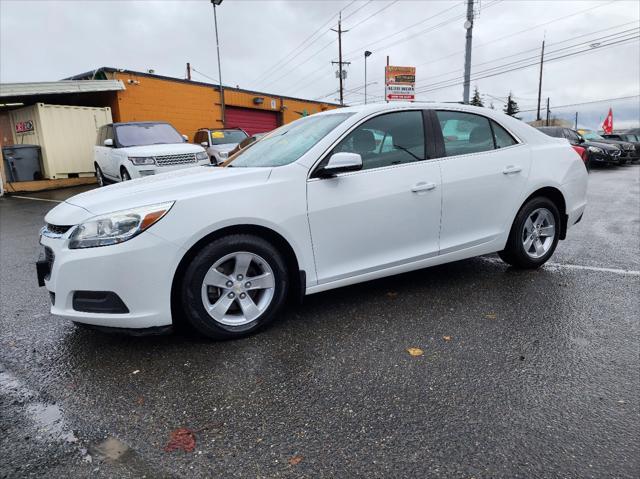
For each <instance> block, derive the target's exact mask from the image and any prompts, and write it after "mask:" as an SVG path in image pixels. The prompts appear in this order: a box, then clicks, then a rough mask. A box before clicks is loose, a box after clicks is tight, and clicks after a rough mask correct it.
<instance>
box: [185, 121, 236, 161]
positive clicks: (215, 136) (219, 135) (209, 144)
mask: <svg viewBox="0 0 640 479" xmlns="http://www.w3.org/2000/svg"><path fill="white" fill-rule="evenodd" d="M248 136H249V135H247V133H246V132H245V131H244V130H243V129H241V128H224V129H210V128H202V129H200V130H198V131H197V132H196V134H195V135H194V137H193V138H194V140H193V141H194V143H195V144H196V145H201V146H202V147H204V148H205V149H206V150H207V153H208V154H209V158H211V163H213V164H214V165H219V164H221V163H224V162H225V161H226V159H227V158H229V156H230V152H231V151H232V150H233V149H234V148H235V147H236V146H238V144H239V143H240V142H241V141H243V140H245V139H246V138H247V137H248Z"/></svg>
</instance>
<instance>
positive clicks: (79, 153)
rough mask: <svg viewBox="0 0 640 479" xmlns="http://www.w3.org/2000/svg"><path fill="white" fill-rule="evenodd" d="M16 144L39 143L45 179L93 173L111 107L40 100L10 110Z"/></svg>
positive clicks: (108, 121) (109, 121) (109, 117)
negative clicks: (97, 145) (98, 141)
mask: <svg viewBox="0 0 640 479" xmlns="http://www.w3.org/2000/svg"><path fill="white" fill-rule="evenodd" d="M10 118H11V128H12V131H13V137H14V143H15V144H16V145H21V144H31V145H40V147H41V148H42V165H43V167H44V176H45V178H50V179H55V178H68V177H69V175H72V176H76V175H77V176H91V175H93V172H94V168H93V147H94V145H95V142H96V135H97V133H98V128H100V127H101V126H102V125H105V124H107V123H111V122H112V120H111V108H109V107H105V108H97V107H85V106H66V105H47V104H44V103H37V104H35V105H32V106H28V107H25V108H20V109H18V110H13V111H11V112H10Z"/></svg>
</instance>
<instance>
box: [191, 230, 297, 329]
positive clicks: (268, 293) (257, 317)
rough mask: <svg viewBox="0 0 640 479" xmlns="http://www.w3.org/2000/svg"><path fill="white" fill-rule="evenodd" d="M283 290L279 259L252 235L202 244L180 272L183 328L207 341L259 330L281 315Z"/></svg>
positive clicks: (285, 279) (283, 272)
mask: <svg viewBox="0 0 640 479" xmlns="http://www.w3.org/2000/svg"><path fill="white" fill-rule="evenodd" d="M287 290H288V275H287V268H286V263H285V261H284V259H283V258H282V255H281V254H280V253H279V252H278V250H276V249H275V248H274V247H273V246H272V245H271V244H270V243H268V242H267V241H265V240H263V239H261V238H258V237H256V236H252V235H244V234H238V235H230V236H225V237H223V238H220V239H217V240H215V241H213V242H212V243H209V244H208V245H206V246H205V247H204V248H202V250H201V251H200V252H199V253H198V254H197V255H196V256H195V257H194V258H193V259H192V260H191V262H190V263H189V265H188V267H187V269H186V270H185V273H184V277H183V281H182V290H181V300H182V307H183V309H184V312H185V315H186V319H187V321H188V323H189V324H190V325H191V326H192V327H193V328H194V329H195V330H196V331H198V332H200V333H201V334H204V335H206V336H208V337H210V338H213V339H231V338H238V337H242V336H246V335H248V334H252V333H254V332H256V331H258V330H259V329H262V328H264V327H265V326H266V325H267V324H269V323H270V322H271V321H273V319H274V318H275V317H276V316H277V314H278V313H279V312H280V311H281V310H282V307H283V306H284V303H285V298H286V294H287Z"/></svg>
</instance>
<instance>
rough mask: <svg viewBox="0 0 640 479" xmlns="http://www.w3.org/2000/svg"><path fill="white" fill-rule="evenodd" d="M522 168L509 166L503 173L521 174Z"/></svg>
mask: <svg viewBox="0 0 640 479" xmlns="http://www.w3.org/2000/svg"><path fill="white" fill-rule="evenodd" d="M521 171H522V168H521V167H520V166H515V165H509V166H507V167H505V169H504V170H502V173H503V174H505V175H513V174H514V173H520V172H521Z"/></svg>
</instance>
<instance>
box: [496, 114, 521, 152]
mask: <svg viewBox="0 0 640 479" xmlns="http://www.w3.org/2000/svg"><path fill="white" fill-rule="evenodd" d="M491 128H492V129H493V138H494V140H495V142H496V148H506V147H507V146H512V145H517V144H518V142H517V141H516V140H515V138H514V137H513V136H511V135H510V134H509V132H508V131H507V130H505V129H504V128H502V127H501V126H500V125H498V124H497V123H496V122H495V121H493V120H491Z"/></svg>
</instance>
